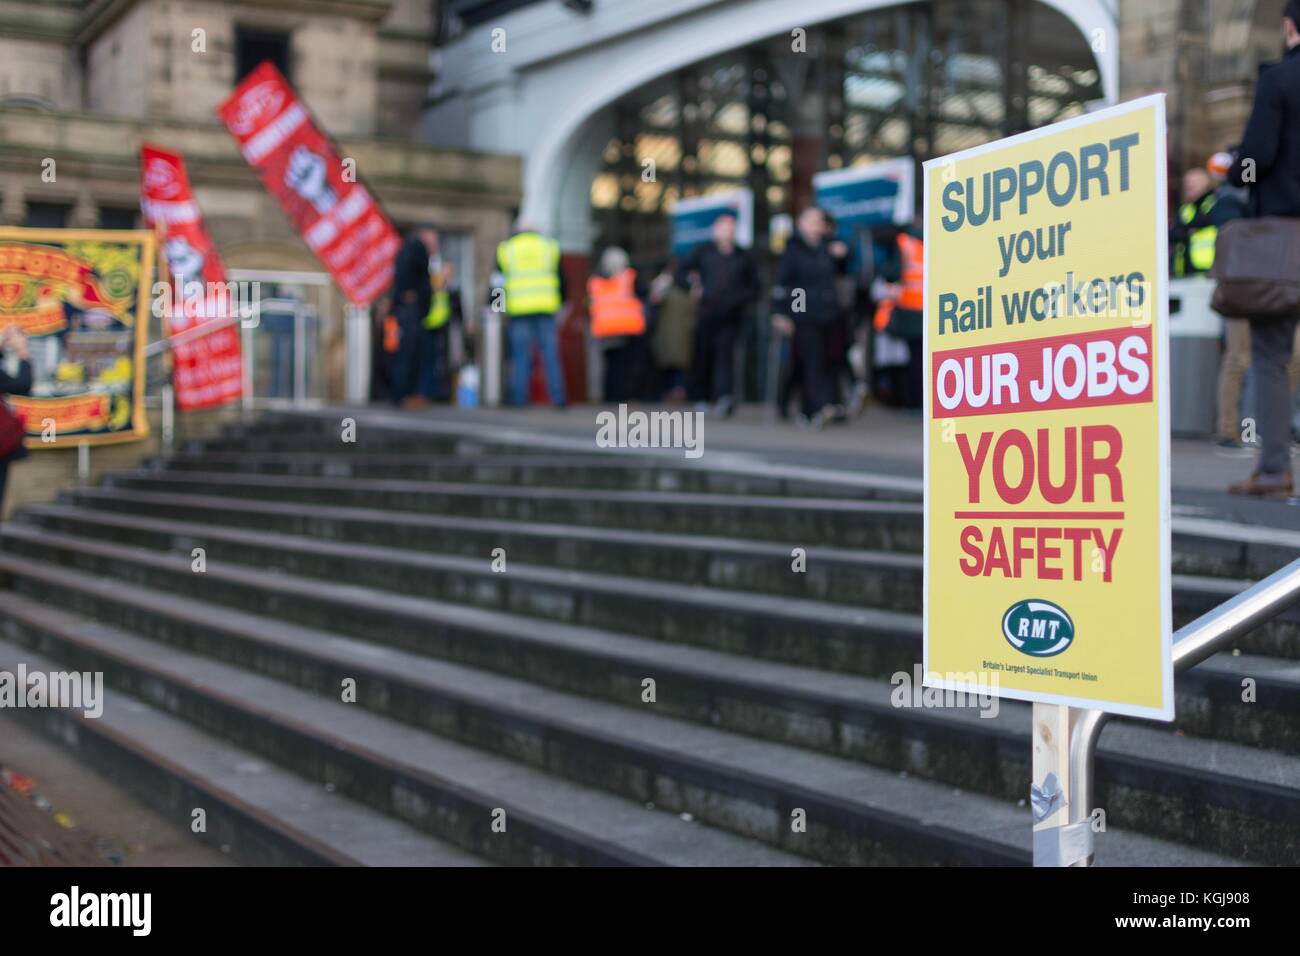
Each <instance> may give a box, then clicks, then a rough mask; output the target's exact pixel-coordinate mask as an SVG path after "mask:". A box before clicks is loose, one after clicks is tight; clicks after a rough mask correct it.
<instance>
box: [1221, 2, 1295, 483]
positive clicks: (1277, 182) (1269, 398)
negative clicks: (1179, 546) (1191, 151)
mask: <svg viewBox="0 0 1300 956" xmlns="http://www.w3.org/2000/svg"><path fill="white" fill-rule="evenodd" d="M1282 41H1283V45H1284V46H1285V48H1286V52H1285V53H1284V54H1283V56H1282V59H1281V60H1279V61H1278V62H1276V63H1270V64H1265V65H1263V66H1261V67H1260V72H1259V81H1258V82H1257V84H1256V86H1255V102H1254V104H1253V105H1252V106H1251V111H1250V118H1249V119H1248V120H1247V121H1246V131H1245V133H1244V134H1243V135H1242V138H1241V146H1240V147H1239V148H1238V151H1237V154H1236V161H1235V162H1234V163H1233V164H1232V168H1231V169H1230V170H1229V174H1228V179H1229V181H1230V182H1231V183H1232V184H1233V185H1234V186H1249V187H1250V203H1249V207H1248V208H1249V212H1250V215H1252V216H1282V217H1289V218H1297V217H1300V0H1287V5H1286V7H1285V9H1284V11H1283V17H1282ZM1246 318H1248V319H1250V354H1251V368H1252V369H1253V374H1254V379H1255V403H1256V406H1257V409H1256V415H1257V416H1258V418H1259V425H1258V434H1259V439H1260V444H1261V446H1262V447H1261V449H1260V455H1259V462H1258V464H1257V465H1256V468H1255V472H1254V474H1252V475H1251V476H1250V478H1248V479H1246V480H1245V481H1239V482H1237V483H1235V484H1233V485H1231V486H1229V488H1228V491H1229V492H1231V493H1233V494H1239V495H1258V496H1264V497H1270V498H1278V497H1281V498H1284V497H1288V496H1290V495H1291V494H1292V490H1293V488H1294V482H1293V479H1292V474H1291V437H1292V436H1291V417H1292V414H1293V412H1294V402H1293V398H1292V392H1291V388H1290V386H1289V383H1288V380H1287V366H1288V364H1289V363H1290V362H1291V359H1292V356H1293V354H1294V350H1295V334H1296V324H1297V317H1296V316H1291V317H1289V318H1280V319H1279V318H1270V319H1254V318H1251V317H1250V316H1246Z"/></svg>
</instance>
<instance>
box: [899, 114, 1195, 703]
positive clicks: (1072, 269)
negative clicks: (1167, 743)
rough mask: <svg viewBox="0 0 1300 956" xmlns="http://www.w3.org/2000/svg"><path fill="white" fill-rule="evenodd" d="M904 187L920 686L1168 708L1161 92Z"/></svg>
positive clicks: (971, 153) (1001, 146) (1023, 138)
mask: <svg viewBox="0 0 1300 956" xmlns="http://www.w3.org/2000/svg"><path fill="white" fill-rule="evenodd" d="M924 187H925V339H924V343H925V344H924V348H925V367H926V370H927V375H928V388H927V393H926V404H925V423H926V430H927V436H926V460H925V517H926V528H925V672H926V675H927V676H926V683H927V684H928V685H930V686H937V687H944V688H949V689H952V690H958V691H968V692H969V691H977V690H978V691H981V692H988V691H989V689H990V688H995V689H996V693H998V694H999V695H1000V696H1003V697H1012V698H1018V699H1021V700H1031V701H1039V702H1045V703H1053V704H1065V705H1070V706H1077V707H1096V708H1100V709H1102V710H1106V711H1110V712H1113V713H1119V714H1128V715H1132V716H1140V717H1152V718H1158V719H1163V720H1171V719H1173V713H1174V710H1173V708H1174V700H1173V664H1172V625H1171V612H1170V583H1169V474H1168V460H1169V398H1168V391H1169V389H1168V374H1167V372H1168V361H1169V358H1168V357H1169V338H1168V304H1167V301H1166V295H1167V293H1166V284H1167V271H1168V266H1167V259H1166V228H1167V226H1166V222H1167V221H1166V212H1165V208H1166V193H1165V188H1166V187H1165V115H1164V97H1163V96H1152V97H1146V98H1143V99H1139V100H1135V101H1133V102H1130V103H1124V104H1121V105H1119V106H1115V107H1111V108H1109V109H1105V110H1100V111H1098V112H1095V113H1092V114H1089V115H1086V116H1081V117H1078V118H1076V119H1072V120H1067V121H1065V122H1063V123H1058V124H1055V125H1053V126H1048V127H1044V128H1042V129H1038V130H1033V131H1031V132H1028V133H1024V134H1021V135H1018V136H1013V137H1010V138H1008V139H1004V140H999V141H997V142H993V143H988V144H985V145H983V146H978V147H976V148H974V149H970V150H966V151H964V152H961V153H956V154H954V155H951V156H947V157H942V158H940V159H935V160H931V161H930V162H927V163H926V164H925V184H924Z"/></svg>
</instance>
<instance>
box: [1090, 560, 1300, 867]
mask: <svg viewBox="0 0 1300 956" xmlns="http://www.w3.org/2000/svg"><path fill="white" fill-rule="evenodd" d="M1297 600H1300V558H1297V559H1296V560H1294V561H1292V562H1291V563H1290V564H1288V565H1287V566H1286V567H1284V568H1282V569H1281V570H1280V571H1276V572H1274V573H1273V574H1270V575H1269V576H1268V577H1266V578H1265V579H1264V580H1262V581H1260V582H1259V583H1258V584H1255V585H1253V586H1252V587H1249V588H1247V589H1246V590H1244V591H1242V592H1241V593H1240V594H1238V595H1237V596H1236V597H1234V598H1232V599H1231V600H1228V601H1225V602H1223V603H1222V604H1220V605H1219V606H1218V607H1216V608H1215V609H1214V610H1213V611H1210V612H1209V613H1207V614H1203V615H1201V616H1200V617H1198V618H1197V619H1196V620H1195V621H1193V622H1192V623H1190V624H1188V625H1187V626H1185V627H1182V628H1179V629H1178V631H1176V632H1175V633H1174V672H1175V673H1176V674H1178V673H1182V672H1183V671H1185V670H1188V669H1190V668H1192V667H1195V666H1196V665H1197V664H1199V663H1201V661H1203V660H1205V659H1206V658H1209V657H1212V656H1213V655H1214V654H1216V653H1218V652H1219V651H1220V650H1223V649H1224V648H1225V647H1226V646H1227V645H1228V644H1229V643H1230V642H1231V641H1232V640H1233V639H1234V638H1237V637H1240V636H1241V635H1242V634H1245V633H1246V632H1247V631H1249V630H1251V629H1252V628H1255V627H1258V626H1259V625H1260V624H1263V623H1264V622H1265V621H1267V620H1269V619H1270V618H1273V617H1276V616H1277V615H1278V614H1280V613H1282V612H1283V611H1285V610H1286V609H1287V608H1288V607H1290V606H1291V605H1292V604H1294V603H1295V602H1296V601H1297ZM1109 717H1110V715H1109V714H1106V713H1103V712H1102V711H1100V710H1084V711H1080V712H1079V713H1078V715H1077V718H1076V720H1075V721H1074V726H1073V729H1072V730H1071V732H1070V769H1069V779H1070V782H1071V790H1072V791H1073V797H1074V799H1072V800H1071V801H1070V807H1069V811H1070V825H1071V826H1074V825H1076V824H1085V823H1086V822H1088V820H1089V818H1090V816H1091V815H1092V802H1093V791H1094V790H1095V789H1096V776H1095V770H1094V766H1095V763H1096V753H1097V740H1098V739H1099V738H1100V737H1101V730H1102V728H1103V727H1104V726H1105V725H1106V721H1107V719H1108V718H1109ZM1094 855H1095V854H1092V853H1089V854H1088V856H1087V857H1085V858H1084V859H1082V860H1080V861H1078V862H1077V863H1074V864H1072V865H1074V866H1091V865H1092V863H1093V858H1094Z"/></svg>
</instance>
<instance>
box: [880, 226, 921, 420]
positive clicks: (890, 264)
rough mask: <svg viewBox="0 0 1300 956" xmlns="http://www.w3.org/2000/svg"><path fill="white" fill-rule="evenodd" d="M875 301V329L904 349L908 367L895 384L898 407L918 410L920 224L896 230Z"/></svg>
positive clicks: (919, 387)
mask: <svg viewBox="0 0 1300 956" xmlns="http://www.w3.org/2000/svg"><path fill="white" fill-rule="evenodd" d="M875 298H876V301H877V302H879V303H880V306H879V307H878V308H877V312H876V321H877V323H878V327H879V326H883V331H884V332H887V333H888V334H889V335H890V336H892V337H893V338H895V339H897V340H900V341H902V342H903V343H904V344H905V345H906V346H907V366H906V369H905V370H904V371H903V374H902V375H901V376H899V379H900V381H899V383H898V384H899V386H900V387H899V389H898V393H899V394H898V398H899V404H900V405H902V406H903V407H904V408H908V409H912V410H919V409H921V408H922V407H923V405H924V401H925V357H924V353H923V351H922V330H923V327H924V326H923V322H924V311H925V239H924V232H923V231H922V227H921V223H920V222H913V223H912V224H911V225H909V226H906V227H904V228H902V229H900V230H898V233H897V235H896V236H895V237H894V242H893V244H892V246H891V247H890V248H889V251H888V253H887V255H886V257H885V260H884V262H883V263H882V264H881V266H880V269H879V280H878V281H877V283H876V288H875ZM882 310H883V313H882Z"/></svg>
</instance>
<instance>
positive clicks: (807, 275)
mask: <svg viewBox="0 0 1300 956" xmlns="http://www.w3.org/2000/svg"><path fill="white" fill-rule="evenodd" d="M795 225H796V228H795V234H794V235H793V236H791V237H790V241H789V243H787V244H786V247H785V251H784V252H783V253H782V254H781V261H780V263H779V264H778V266H777V270H776V283H775V284H774V285H773V286H772V313H773V325H774V326H775V329H776V331H777V332H778V333H780V334H782V335H790V336H793V338H794V343H793V348H792V355H791V369H790V374H792V375H793V376H795V377H796V378H797V379H798V382H799V392H800V398H801V405H802V412H803V416H804V418H805V419H806V420H807V421H808V423H809V424H810V425H812V426H813V427H815V428H820V427H821V425H822V424H823V423H824V422H825V420H826V419H827V418H828V417H829V416H830V415H831V411H832V409H831V406H832V404H833V403H834V399H835V387H834V381H833V378H832V376H833V371H832V368H831V363H830V360H829V348H830V345H831V341H832V337H833V336H834V334H835V333H836V331H837V329H838V327H839V324H840V323H841V322H842V321H843V316H842V314H841V308H840V301H839V295H838V293H837V290H836V287H835V279H836V277H837V276H839V275H841V274H843V273H844V271H845V270H846V268H847V264H848V252H849V250H848V247H847V246H845V244H844V243H843V242H840V241H839V240H830V234H831V232H830V221H829V219H827V217H826V213H825V212H823V211H822V210H821V209H819V208H818V207H816V206H810V207H808V208H807V209H805V210H804V211H803V212H802V213H800V214H799V219H798V221H797V222H796V224H795ZM828 240H829V241H828ZM787 391H788V388H783V389H782V393H783V394H784V393H786V392H787Z"/></svg>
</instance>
